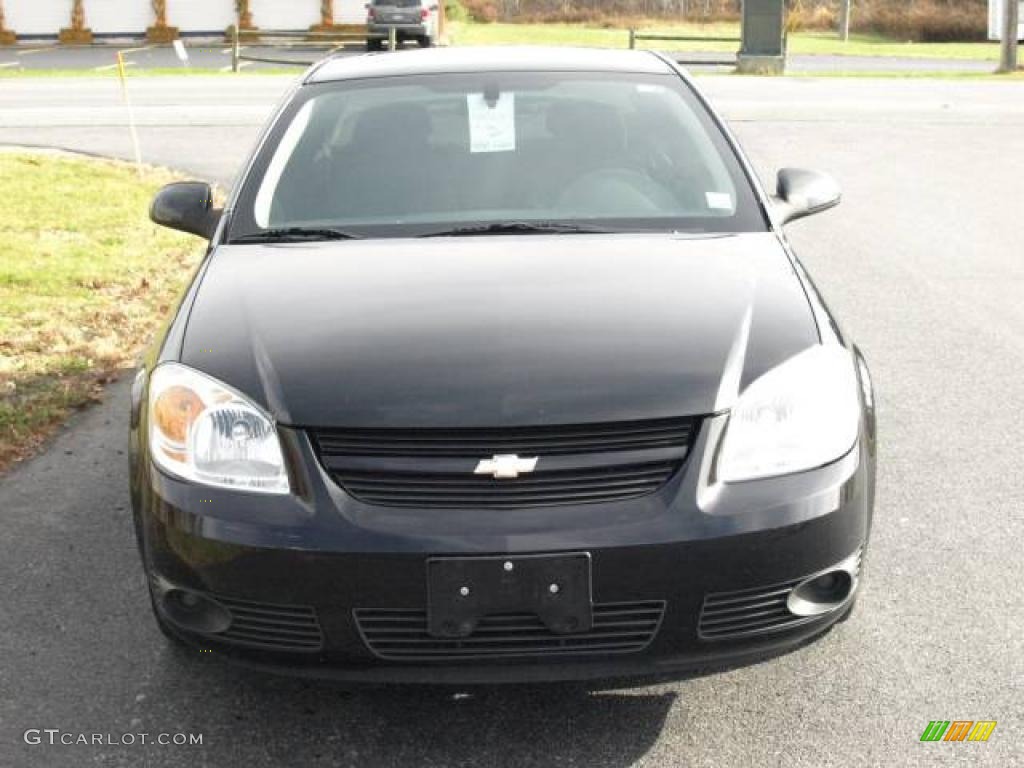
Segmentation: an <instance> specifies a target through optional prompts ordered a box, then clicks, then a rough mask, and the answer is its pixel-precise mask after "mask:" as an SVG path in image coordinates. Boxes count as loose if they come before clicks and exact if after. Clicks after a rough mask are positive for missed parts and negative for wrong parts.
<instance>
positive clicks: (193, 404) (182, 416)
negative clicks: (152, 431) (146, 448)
mask: <svg viewBox="0 0 1024 768" xmlns="http://www.w3.org/2000/svg"><path fill="white" fill-rule="evenodd" d="M205 407H206V406H204V405H203V401H202V400H201V399H200V398H199V395H197V394H196V393H195V392H193V391H192V390H191V389H189V388H188V387H182V386H177V385H176V386H172V387H168V388H167V389H166V390H164V391H163V392H161V393H160V396H159V397H158V398H157V399H156V402H155V403H154V404H153V419H154V420H155V421H156V426H157V429H159V430H160V432H161V433H162V434H163V435H164V437H165V438H167V439H168V440H170V441H171V442H174V443H177V444H178V445H181V446H184V445H185V436H186V435H187V434H188V428H189V426H190V425H191V424H192V422H194V421H195V420H196V418H197V417H198V416H199V414H200V413H202V412H203V409H204V408H205Z"/></svg>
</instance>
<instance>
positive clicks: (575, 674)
mask: <svg viewBox="0 0 1024 768" xmlns="http://www.w3.org/2000/svg"><path fill="white" fill-rule="evenodd" d="M720 426H721V424H720V423H718V422H716V420H707V421H706V422H705V423H704V425H703V426H702V428H701V430H700V433H699V435H698V437H697V440H696V443H695V444H694V446H693V451H692V453H691V458H690V459H689V460H688V461H687V463H686V465H685V466H684V467H683V469H682V470H681V471H680V472H679V473H678V475H677V476H675V477H673V479H672V480H671V481H670V482H669V483H668V484H667V485H666V486H665V487H664V488H662V489H661V490H660V491H659V492H658V493H656V494H653V495H651V496H647V497H644V498H641V499H636V500H632V501H628V502H622V503H618V504H608V505H604V504H590V505H582V506H580V507H575V508H570V507H566V508H552V507H547V508H541V509H537V510H523V511H521V512H520V511H518V510H502V511H495V512H494V513H490V512H476V513H474V514H468V513H467V512H466V511H464V510H463V511H458V512H455V511H453V512H450V513H449V512H445V511H443V510H428V511H425V512H418V511H417V510H408V509H396V508H387V507H375V506H371V505H367V504H364V503H362V502H358V501H356V500H354V499H352V498H350V497H348V496H347V495H346V494H344V492H342V491H341V489H339V488H338V487H337V486H336V485H335V484H334V483H333V482H332V481H331V479H330V478H329V477H328V476H327V475H326V473H325V472H324V471H323V470H322V469H321V468H320V465H319V464H318V462H317V460H316V457H315V455H314V454H313V451H312V447H311V445H310V444H309V441H308V440H307V439H306V438H305V436H304V434H302V433H300V432H291V431H287V430H285V433H286V434H285V440H284V442H285V445H286V452H287V453H289V454H290V456H291V463H292V465H293V467H298V468H299V469H298V470H297V471H296V473H295V474H294V476H293V482H292V486H293V489H294V491H295V493H293V495H291V496H287V497H260V496H254V495H245V494H239V493H231V492H227V491H218V490H216V489H209V488H202V489H199V488H196V487H195V486H191V485H189V484H187V483H183V482H181V481H178V480H175V479H173V478H170V477H167V476H165V475H163V474H161V473H159V472H158V471H157V470H155V469H153V468H152V467H151V466H149V463H148V461H146V462H143V463H142V466H143V467H144V468H143V469H142V470H141V471H140V473H139V475H138V479H139V483H138V484H137V493H136V494H134V500H135V502H136V508H137V512H138V520H139V522H140V533H141V537H140V543H141V544H142V549H143V556H144V561H145V564H146V567H147V571H148V572H149V574H150V576H151V579H152V580H153V581H154V582H155V583H156V584H157V585H158V586H160V587H161V588H166V587H167V586H176V587H182V588H185V589H189V590H195V591H197V592H199V593H201V594H203V595H206V596H209V597H211V598H213V599H215V600H222V601H224V604H225V605H227V606H228V607H229V608H230V609H231V610H233V611H234V610H237V611H238V612H239V615H240V616H241V618H240V619H239V623H238V626H239V627H241V631H233V630H228V631H226V632H220V633H212V634H211V633H206V634H203V633H195V632H187V631H180V628H178V630H177V633H178V634H180V635H181V636H182V637H183V639H185V640H187V641H189V642H190V643H192V644H193V645H195V646H197V647H200V648H204V649H213V650H216V651H219V652H221V653H223V654H224V655H226V656H228V657H230V658H231V659H233V660H236V661H241V662H244V663H249V664H257V665H261V666H264V667H268V668H271V669H274V670H277V671H286V672H288V673H291V674H297V675H307V676H314V677H334V678H341V679H346V680H353V681H374V682H380V681H405V682H459V683H471V682H498V681H527V680H554V679H581V678H592V677H617V676H633V675H640V674H661V673H677V672H679V671H685V670H689V669H694V668H706V667H709V666H719V665H729V664H735V663H742V662H744V661H746V660H749V659H754V658H760V657H763V656H764V655H766V654H772V653H774V652H778V651H781V650H785V649H787V648H790V647H794V646H796V645H799V644H800V643H802V642H804V641H805V640H807V639H808V638H811V637H813V636H815V635H817V634H819V633H821V632H822V631H824V630H825V629H826V628H827V627H828V626H830V625H831V624H832V623H834V622H835V621H836V620H837V619H838V618H839V617H840V616H841V615H842V614H843V613H844V611H845V608H846V607H848V604H849V602H850V601H852V599H853V598H852V596H851V598H850V601H847V603H844V604H843V606H842V607H840V608H839V609H837V610H835V611H831V612H829V613H827V614H825V615H822V616H818V617H805V618H801V619H799V620H795V619H793V617H788V619H790V620H781V619H780V620H779V621H775V622H774V623H772V622H771V621H769V623H768V624H767V625H761V626H760V627H759V626H758V624H757V622H758V620H759V619H758V618H757V617H756V616H754V617H752V618H751V620H750V621H752V622H753V626H754V628H755V630H756V631H754V632H737V633H732V634H729V633H726V634H724V635H723V634H721V633H719V634H717V635H716V634H715V633H714V632H712V633H710V634H709V633H708V632H707V631H706V630H707V627H705V626H704V625H703V624H702V617H703V614H704V611H705V607H706V603H707V601H708V600H709V595H711V596H715V595H717V596H719V597H721V596H722V595H725V597H726V601H727V602H728V600H729V599H737V598H731V597H730V596H731V595H734V594H735V593H738V595H739V597H738V600H739V603H738V604H739V605H740V606H750V607H751V610H755V609H757V607H758V604H759V603H762V602H763V599H762V593H764V594H765V595H767V594H776V595H777V594H778V593H779V592H780V589H781V590H782V591H784V590H785V588H786V585H789V586H793V585H795V584H796V582H797V581H799V580H800V579H802V578H803V577H805V576H807V575H810V574H813V573H816V572H819V571H822V570H824V569H826V568H829V567H831V566H833V565H835V564H836V563H839V562H841V561H843V560H846V559H848V558H850V557H851V555H855V553H858V552H859V551H860V550H861V548H862V547H863V546H864V544H865V542H866V540H867V537H868V533H869V528H870V506H871V499H872V495H873V475H874V469H873V463H874V453H873V450H874V449H873V444H872V443H871V442H870V441H869V440H868V439H867V438H863V437H862V439H861V441H860V442H859V444H858V445H857V446H856V447H855V448H854V449H853V450H852V451H851V452H850V453H849V454H847V455H846V456H845V457H844V458H842V459H840V460H838V461H837V462H835V463H833V464H831V465H828V466H826V467H823V468H820V469H817V470H813V471H810V472H804V473H800V474H797V475H792V476H788V477H783V478H774V479H770V480H761V481H754V482H749V483H742V484H736V485H733V486H723V485H717V486H716V485H714V484H710V483H709V482H708V474H709V469H710V464H709V460H708V458H707V457H709V456H710V454H711V453H712V451H711V450H710V448H709V446H711V445H714V443H715V441H716V440H717V434H718V430H719V429H720ZM581 551H585V552H589V553H590V556H591V562H592V595H593V601H594V603H595V605H596V606H608V608H602V610H608V611H611V612H612V613H614V612H616V611H618V612H619V613H623V612H624V614H630V613H631V612H632V613H633V614H636V615H640V618H645V617H646V618H647V619H650V620H651V621H654V619H653V618H652V617H654V616H655V614H656V618H657V621H656V627H655V628H654V630H653V631H650V632H648V635H647V636H643V637H641V636H639V632H640V630H639V628H638V627H629V628H627V629H628V631H630V632H633V631H636V632H637V633H638V635H637V637H636V638H634V639H636V640H637V642H635V643H633V644H631V645H629V647H628V648H626V649H625V650H624V649H623V647H622V646H614V647H612V648H611V650H608V648H609V646H605V645H602V644H600V643H599V644H598V646H599V647H598V650H594V651H587V650H584V651H576V650H570V651H569V652H564V651H563V650H561V649H560V648H559V647H558V643H557V641H555V642H553V643H552V644H551V645H548V646H546V650H542V651H540V652H534V651H533V650H531V652H529V653H525V654H524V653H506V654H498V655H496V656H490V657H486V656H485V657H481V656H480V655H473V654H464V653H461V652H455V651H454V650H453V646H451V645H445V644H441V647H442V649H448V650H449V651H451V652H441V653H438V654H435V655H433V656H430V655H418V656H417V655H414V657H408V656H402V654H398V655H395V654H394V653H392V652H390V651H389V650H388V646H387V645H386V644H385V645H384V646H381V645H379V644H374V643H373V642H371V639H370V637H369V636H368V631H369V630H368V627H371V629H372V627H374V626H375V627H377V628H378V629H379V628H380V624H379V621H382V620H384V621H388V620H392V619H391V618H389V617H397V620H398V622H399V623H398V625H397V626H399V627H405V628H409V627H413V626H419V624H418V623H417V622H419V621H420V620H421V619H422V616H423V615H425V614H424V612H425V611H426V606H427V585H426V560H427V558H428V557H430V556H434V555H448V556H458V555H470V554H472V555H481V554H498V555H505V554H509V555H515V554H532V553H554V552H581ZM158 592H159V589H158ZM755 598H756V599H755ZM764 599H767V598H764ZM771 599H775V598H774V597H773V598H771ZM158 602H159V600H158ZM623 606H624V607H623ZM767 610H769V611H771V610H775V609H774V608H771V607H769V608H768V609H767ZM644 611H648V612H650V611H653V613H648V614H644ZM776 613H778V612H777V611H776ZM641 614H643V615H641ZM367 615H370V616H371V617H376V621H377V622H378V623H377V624H372V622H370V623H368V622H367V619H366V616H367ZM772 615H775V614H772ZM310 617H312V619H311V618H310ZM381 617H383V619H382V618H381ZM165 618H166V617H165ZM612 618H615V617H614V616H613V617H612ZM782 618H783V619H785V618H787V617H782ZM703 620H704V621H706V617H703ZM740 624H742V622H740ZM749 624H750V622H748V625H746V626H747V628H748V629H749ZM371 625H372V626H371ZM737 626H738V627H739V628H740V629H742V626H740V625H739V624H738V625H737ZM650 627H651V623H650V622H648V624H646V625H645V631H647V630H650ZM410 631H413V630H410ZM531 631H532V632H533V634H532V635H531ZM540 631H541V632H543V630H540ZM536 633H537V631H536V630H527V631H526V634H527V635H528V636H534V635H536ZM416 637H418V638H419V640H418V642H421V645H420V646H417V647H427V648H430V647H431V646H429V645H427V646H422V641H423V640H424V638H423V636H422V635H416ZM268 638H270V640H269V641H268ZM282 638H283V639H282ZM531 642H532V641H531ZM541 645H543V644H541ZM536 647H537V644H536V643H534V644H533V645H531V646H530V648H531V649H536ZM382 648H384V650H383V651H382V650H381V649H382Z"/></svg>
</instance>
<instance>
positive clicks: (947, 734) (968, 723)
mask: <svg viewBox="0 0 1024 768" xmlns="http://www.w3.org/2000/svg"><path fill="white" fill-rule="evenodd" d="M995 729H996V721H995V720H954V721H953V722H950V721H949V720H932V721H931V722H929V723H928V727H927V728H925V729H924V733H922V734H921V741H988V737H989V736H991V735H992V731H994V730H995Z"/></svg>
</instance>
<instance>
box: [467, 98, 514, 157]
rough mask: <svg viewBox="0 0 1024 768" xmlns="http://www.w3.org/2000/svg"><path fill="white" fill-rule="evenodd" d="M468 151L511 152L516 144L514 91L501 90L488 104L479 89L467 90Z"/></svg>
mask: <svg viewBox="0 0 1024 768" xmlns="http://www.w3.org/2000/svg"><path fill="white" fill-rule="evenodd" d="M466 107H467V109H468V110H469V151H470V152H513V151H515V148H516V108H515V94H514V93H503V94H501V95H500V96H498V98H497V99H495V100H493V101H491V103H490V104H488V103H487V100H486V99H485V98H484V95H483V94H482V93H467V94H466Z"/></svg>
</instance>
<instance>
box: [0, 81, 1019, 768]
mask: <svg viewBox="0 0 1024 768" xmlns="http://www.w3.org/2000/svg"><path fill="white" fill-rule="evenodd" d="M288 82H289V81H288V78H281V77H260V76H250V77H247V78H245V80H244V87H238V85H237V84H236V83H235V82H234V81H233V80H231V79H230V78H224V77H211V78H200V77H194V78H188V79H179V78H153V79H152V80H146V81H143V80H135V81H133V82H132V85H131V87H132V91H133V97H135V98H136V99H137V107H136V111H137V113H138V116H139V118H140V121H145V122H144V124H143V126H142V127H141V128H140V136H141V141H142V147H143V156H144V158H145V159H146V160H147V161H150V162H155V163H161V164H166V165H170V166H174V167H179V168H183V169H186V170H187V171H188V172H190V173H192V174H195V175H196V176H200V177H205V178H210V179H213V180H217V181H220V182H221V183H223V184H229V183H230V181H231V178H232V176H233V174H234V172H235V169H236V168H237V166H238V164H239V163H240V162H241V160H242V159H243V158H244V156H245V153H246V151H247V149H248V145H249V144H250V143H251V141H252V139H253V137H254V135H255V132H256V131H257V130H258V124H259V122H260V120H262V118H263V116H264V115H265V114H266V113H267V111H268V110H269V109H270V107H271V105H272V104H273V102H274V100H275V99H276V98H277V97H278V95H279V94H280V93H281V92H282V91H283V90H284V89H285V88H286V87H287V85H288ZM700 84H701V86H702V87H703V88H704V89H705V91H706V92H707V93H708V94H709V96H710V98H711V99H712V101H713V102H714V103H715V104H716V105H718V106H719V108H720V109H721V110H722V111H723V112H724V113H725V115H726V116H727V118H728V120H729V122H730V124H731V127H732V128H733V130H734V131H735V132H736V133H737V135H738V136H739V138H740V141H741V142H742V144H743V145H744V146H745V147H746V148H747V150H748V151H749V153H750V155H751V157H752V160H753V162H754V164H755V166H756V167H757V169H758V171H759V173H760V174H761V175H762V176H763V177H764V178H766V179H770V178H771V177H772V176H773V175H774V173H775V170H776V169H777V168H779V167H781V166H786V165H794V166H806V167H812V168H820V169H822V170H827V171H830V172H832V173H833V174H834V175H835V176H836V177H837V178H838V179H839V180H840V182H841V183H842V185H843V187H844V191H845V197H844V203H843V205H842V206H840V207H839V208H837V209H836V210H834V211H832V212H829V213H826V214H822V215H821V216H817V217H814V218H812V219H809V220H807V221H804V222H798V223H795V224H793V225H791V227H790V228H789V234H790V238H791V240H792V242H793V244H794V247H795V248H796V249H797V251H798V253H799V254H800V256H801V258H802V260H803V261H804V263H805V265H806V266H807V267H808V269H809V270H810V272H811V274H812V276H813V277H814V278H815V280H816V282H817V284H818V286H819V288H820V289H821V290H822V292H823V293H824V294H825V296H826V297H827V298H828V299H829V301H830V303H831V305H832V307H833V309H834V310H835V311H836V312H837V314H838V316H839V317H840V318H841V320H842V322H843V323H844V326H845V328H846V330H847V331H848V332H850V333H851V334H852V335H853V337H854V338H855V339H856V340H857V341H858V343H859V344H860V346H861V347H862V349H863V351H864V353H865V355H866V356H867V359H868V361H869V363H870V365H871V368H872V371H873V374H874V378H875V383H876V388H877V393H878V403H879V429H880V440H881V455H880V457H879V489H878V503H877V510H876V515H875V528H874V532H873V536H872V541H871V543H870V547H869V552H868V556H867V561H866V579H865V582H864V591H863V593H862V595H861V598H860V601H859V603H858V605H857V608H856V611H855V612H854V614H853V616H852V618H851V619H850V620H849V621H848V622H847V623H845V624H843V625H841V626H838V627H836V628H835V629H834V630H832V631H831V632H829V633H828V634H827V635H825V636H824V637H823V638H821V639H820V640H819V641H818V642H816V643H813V644H811V645H808V646H806V647H803V648H801V649H799V650H797V651H794V652H792V653H789V654H786V655H783V656H780V657H778V658H775V659H772V660H770V661H766V662H763V663H761V664H757V665H754V666H750V667H744V668H740V669H736V670H732V671H728V672H725V673H722V674H716V675H711V676H706V677H699V678H695V679H689V680H681V681H665V680H661V681H653V682H652V681H638V682H637V684H636V685H635V686H634V687H629V688H621V687H617V686H616V687H610V686H609V687H602V686H597V687H590V688H587V687H581V686H576V685H556V686H524V687H513V688H477V689H466V690H456V689H439V688H384V689H360V690H355V691H346V690H343V689H340V688H339V687H337V686H334V685H330V684H320V683H310V682H296V681H291V680H287V679H278V678H275V677H272V676H268V675H264V674H260V673H255V672H249V671H243V670H238V669H234V668H231V667H228V666H225V665H224V664H223V663H222V662H221V661H220V660H218V659H217V658H207V657H203V656H201V655H198V654H194V653H188V652H183V651H179V650H177V649H175V648H172V647H170V646H168V645H167V644H166V643H165V641H164V639H163V637H162V636H161V635H160V634H159V632H158V631H157V630H156V628H155V626H154V625H153V623H152V620H151V618H150V616H149V607H148V604H147V598H146V591H145V585H144V581H143V577H142V573H141V570H140V568H139V564H138V558H137V555H136V553H135V550H134V541H133V536H132V531H131V525H130V518H129V510H128V494H127V479H126V456H125V442H126V430H127V383H126V381H127V380H125V381H122V382H121V383H118V384H115V385H114V386H113V387H111V388H110V390H109V391H108V393H107V397H106V400H105V401H104V402H103V403H102V404H101V405H98V406H96V407H94V408H91V409H89V410H88V411H86V412H84V413H83V414H81V415H79V416H78V417H76V418H75V419H74V420H73V421H72V423H71V424H70V425H69V426H68V427H67V428H66V429H65V430H63V431H62V432H61V434H60V435H59V436H58V437H57V438H56V439H55V440H54V441H53V443H52V444H51V445H50V447H49V448H48V450H47V451H46V452H45V453H44V454H42V455H41V456H39V457H38V458H36V459H34V460H32V461H30V462H28V463H26V464H25V465H24V466H21V467H20V468H18V469H16V470H15V471H14V472H13V473H12V474H10V475H9V476H8V477H6V478H4V479H3V480H0V519H2V520H3V523H4V527H3V533H2V535H0V584H2V585H3V586H4V588H5V589H4V597H3V603H2V606H3V610H2V611H0V660H2V661H0V765H3V766H15V767H16V768H21V767H22V766H26V767H27V766H46V767H47V768H51V767H56V766H82V765H126V766H127V765H130V766H134V765H143V764H144V765H151V766H193V765H194V766H207V765H208V766H218V768H220V767H221V766H233V765H244V766H252V767H253V768H258V767H260V766H277V765H289V766H300V765H301V766H320V765H351V766H375V765H385V766H419V765H427V766H478V765H492V766H516V768H521V767H522V766H548V765H560V766H581V767H586V768H590V767H591V766H741V767H742V768H747V767H748V766H775V765H778V766H809V767H812V766H813V767H814V768H819V767H821V766H873V765H878V766H931V765H941V766H945V765H968V764H969V765H986V766H1000V767H1002V766H1011V765H1021V764H1024V727H1022V722H1024V639H1022V634H1024V633H1022V627H1024V593H1022V591H1021V589H1020V587H1019V584H1020V576H1019V575H1020V572H1021V565H1022V556H1021V543H1022V541H1024V512H1022V510H1024V480H1022V477H1024V461H1022V459H1021V452H1020V450H1019V446H1020V445H1021V444H1022V443H1024V420H1022V419H1021V413H1022V411H1024V376H1022V375H1021V371H1022V370H1024V300H1022V299H1024V259H1022V258H1021V255H1022V253H1024V245H1022V243H1024V194H1022V188H1021V179H1022V178H1024V83H1002V82H1000V83H988V82H986V83H980V82H978V83H973V82H963V81H956V82H943V81H932V80H923V81H920V80H862V79H857V80H834V79H824V80H815V79H803V78H801V79H770V78H767V79H762V78H758V79H748V78H724V77H709V78H702V79H701V81H700ZM118 98H119V94H118V91H117V89H116V86H115V85H114V84H113V83H111V82H110V81H109V80H108V79H96V80H93V79H89V78H74V79H67V80H52V79H45V80H40V81H36V82H34V83H32V84H31V85H29V84H28V83H27V81H20V80H15V81H0V143H3V142H8V143H10V142H15V143H19V142H20V143H34V144H52V145H57V146H62V147H65V148H70V149H78V150H85V151H91V152H97V153H103V154H112V155H115V156H121V157H130V154H131V146H130V142H129V138H128V132H127V129H126V128H125V126H124V122H123V117H124V113H123V108H122V107H121V106H120V105H119V102H118ZM143 213H144V212H141V211H140V215H143ZM935 719H943V720H956V719H966V720H982V719H985V720H997V721H998V725H997V727H996V729H995V731H994V732H993V734H992V736H991V738H990V739H989V741H988V742H986V743H921V742H920V741H919V737H920V735H921V733H922V731H923V730H924V729H925V726H926V725H927V724H928V722H929V721H930V720H935ZM32 728H38V729H45V728H56V729H60V730H61V731H62V732H67V733H73V734H77V733H80V732H84V733H87V734H92V733H99V734H113V735H116V736H120V734H122V733H140V732H147V733H149V734H151V736H152V737H154V738H155V736H156V734H158V733H178V732H185V733H201V734H202V735H203V744H202V746H173V745H171V746H142V745H139V744H134V745H77V746H76V745H69V746H59V745H58V746H49V745H47V744H46V743H43V744H40V745H30V744H26V743H25V742H24V738H23V734H24V732H25V731H26V729H32Z"/></svg>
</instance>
